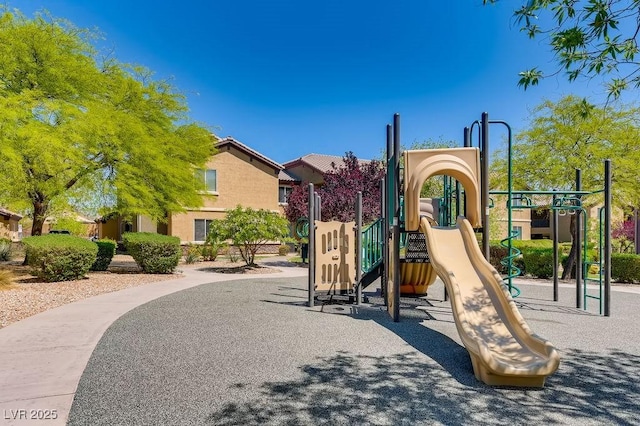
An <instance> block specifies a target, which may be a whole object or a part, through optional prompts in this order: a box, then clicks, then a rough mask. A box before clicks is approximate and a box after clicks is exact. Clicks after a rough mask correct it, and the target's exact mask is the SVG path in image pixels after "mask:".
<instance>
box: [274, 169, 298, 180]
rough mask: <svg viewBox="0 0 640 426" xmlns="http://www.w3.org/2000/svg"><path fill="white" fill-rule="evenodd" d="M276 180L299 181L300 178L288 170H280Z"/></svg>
mask: <svg viewBox="0 0 640 426" xmlns="http://www.w3.org/2000/svg"><path fill="white" fill-rule="evenodd" d="M278 180H279V181H282V182H301V181H302V179H300V178H299V177H298V176H296V175H294V174H293V173H291V172H290V171H289V170H280V173H279V174H278Z"/></svg>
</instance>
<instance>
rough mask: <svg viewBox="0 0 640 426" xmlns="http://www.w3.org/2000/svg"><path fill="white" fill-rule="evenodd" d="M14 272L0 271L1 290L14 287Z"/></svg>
mask: <svg viewBox="0 0 640 426" xmlns="http://www.w3.org/2000/svg"><path fill="white" fill-rule="evenodd" d="M13 279H14V276H13V272H11V271H10V270H8V269H0V290H8V289H10V288H11V287H13Z"/></svg>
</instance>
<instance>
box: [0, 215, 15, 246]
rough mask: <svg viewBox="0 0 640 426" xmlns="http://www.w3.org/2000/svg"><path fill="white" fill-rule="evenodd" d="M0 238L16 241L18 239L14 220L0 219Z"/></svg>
mask: <svg viewBox="0 0 640 426" xmlns="http://www.w3.org/2000/svg"><path fill="white" fill-rule="evenodd" d="M0 238H8V239H10V240H12V241H17V240H18V239H19V238H18V221H17V220H15V219H5V218H4V217H0Z"/></svg>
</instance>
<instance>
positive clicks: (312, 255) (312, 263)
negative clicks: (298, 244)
mask: <svg viewBox="0 0 640 426" xmlns="http://www.w3.org/2000/svg"><path fill="white" fill-rule="evenodd" d="M315 198H316V194H315V192H314V191H313V184H312V183H310V184H309V249H308V251H307V253H308V255H309V301H308V302H307V304H308V305H309V307H310V308H312V307H313V301H314V299H315V289H316V283H315V277H316V274H315V272H316V271H315V269H316V224H315V212H316V209H315V206H314V204H315V203H314V201H315Z"/></svg>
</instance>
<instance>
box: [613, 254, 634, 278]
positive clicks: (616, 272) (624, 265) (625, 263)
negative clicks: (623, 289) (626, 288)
mask: <svg viewBox="0 0 640 426" xmlns="http://www.w3.org/2000/svg"><path fill="white" fill-rule="evenodd" d="M611 278H612V279H614V280H616V281H618V282H625V283H635V282H640V255H637V254H629V253H611Z"/></svg>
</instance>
